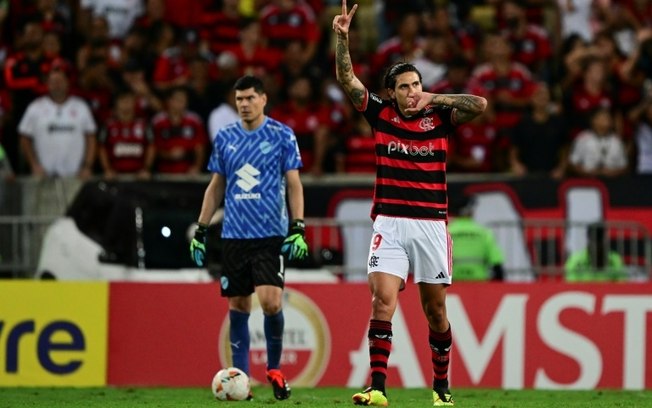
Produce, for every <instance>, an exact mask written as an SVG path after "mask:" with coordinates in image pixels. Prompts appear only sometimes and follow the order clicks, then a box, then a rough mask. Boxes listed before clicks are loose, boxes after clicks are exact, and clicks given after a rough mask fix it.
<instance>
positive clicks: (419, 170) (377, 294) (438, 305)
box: [333, 0, 487, 406]
mask: <svg viewBox="0 0 652 408" xmlns="http://www.w3.org/2000/svg"><path fill="white" fill-rule="evenodd" d="M356 9H357V5H354V6H353V7H352V8H351V10H350V11H349V10H348V8H347V5H346V0H342V13H341V14H339V15H337V16H335V18H334V19H333V30H334V31H335V33H336V35H337V42H336V49H335V67H336V76H337V80H338V81H339V82H340V84H341V86H342V87H343V88H344V91H345V92H346V93H347V94H348V95H349V97H350V98H351V101H352V102H353V105H354V106H355V107H356V109H358V110H359V111H360V112H362V114H363V115H364V116H365V118H366V119H367V121H368V122H369V124H370V125H371V127H372V129H373V131H374V136H375V139H376V166H377V171H376V182H375V189H374V190H375V191H374V197H373V208H372V210H371V216H372V218H373V220H374V227H373V228H374V232H373V235H372V239H371V245H370V249H369V259H368V261H369V262H368V269H367V271H368V281H369V288H370V290H371V294H372V301H371V307H372V312H371V320H370V322H369V331H368V338H369V357H370V366H371V386H370V387H369V388H367V389H366V390H364V391H363V392H359V393H356V394H355V395H353V402H354V403H355V404H356V405H372V406H386V405H388V401H387V395H386V392H385V380H386V378H387V362H388V359H389V354H390V351H391V345H392V322H391V321H392V316H393V315H394V312H395V310H396V305H397V302H398V294H399V291H400V290H401V289H402V288H404V287H405V281H406V279H407V276H408V273H410V272H411V273H413V275H414V281H415V283H416V284H417V285H418V288H419V295H420V299H421V304H422V307H423V310H424V313H425V316H426V318H427V321H428V328H429V344H430V348H431V353H432V368H433V383H432V389H433V400H434V405H435V406H450V405H453V399H452V397H451V393H450V390H449V384H448V362H449V355H450V349H451V344H452V336H451V329H450V324H449V322H448V317H447V315H446V288H447V287H448V286H449V285H450V284H451V281H452V265H451V258H452V255H451V253H452V242H451V239H450V235H449V234H448V231H447V226H446V223H447V208H446V206H447V194H446V151H447V148H448V137H449V135H451V133H452V132H453V129H454V127H455V126H456V125H458V124H461V123H465V122H468V121H470V120H472V119H473V118H475V117H476V116H478V115H480V114H482V112H483V111H484V110H485V108H486V106H487V101H486V99H484V98H482V97H479V96H474V95H466V94H460V95H441V94H433V93H429V92H424V91H423V86H422V83H421V73H420V72H419V71H418V70H417V69H416V68H415V67H414V65H412V64H409V63H405V62H398V63H395V64H393V65H392V66H390V67H389V68H388V69H387V71H386V74H385V77H384V87H385V88H386V90H387V93H388V95H389V100H383V99H381V98H380V97H379V96H378V95H376V94H374V93H371V92H370V91H369V90H368V89H367V88H366V87H365V86H364V85H363V84H362V82H360V80H359V79H358V78H357V77H356V75H355V73H354V72H353V69H352V65H351V56H350V53H349V45H348V33H349V26H350V24H351V20H352V18H353V15H354V14H355V11H356Z"/></svg>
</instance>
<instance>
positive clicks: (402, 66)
mask: <svg viewBox="0 0 652 408" xmlns="http://www.w3.org/2000/svg"><path fill="white" fill-rule="evenodd" d="M406 72H416V73H417V75H419V81H421V80H422V78H421V72H419V70H418V69H417V67H415V66H414V65H413V64H410V63H409V62H403V61H401V62H396V63H394V64H392V65H390V66H389V68H387V71H385V76H384V77H383V84H384V85H385V88H386V89H394V87H395V86H396V77H397V76H399V75H401V74H404V73H406Z"/></svg>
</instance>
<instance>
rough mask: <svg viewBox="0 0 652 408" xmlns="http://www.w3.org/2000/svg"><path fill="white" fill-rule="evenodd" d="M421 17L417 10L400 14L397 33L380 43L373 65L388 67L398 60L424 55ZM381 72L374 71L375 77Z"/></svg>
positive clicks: (407, 59)
mask: <svg viewBox="0 0 652 408" xmlns="http://www.w3.org/2000/svg"><path fill="white" fill-rule="evenodd" d="M420 21H421V19H420V17H419V14H418V13H416V12H406V13H404V14H402V15H401V16H400V19H399V22H398V25H397V27H396V34H395V35H394V36H392V37H390V38H389V39H387V40H385V41H383V42H381V43H380V45H378V49H377V50H376V53H375V55H374V56H373V64H372V66H373V67H377V68H376V69H380V67H387V66H390V65H391V64H393V63H394V62H397V61H412V60H413V59H414V58H416V57H418V56H420V55H423V50H424V48H425V40H424V38H423V37H421V35H420V33H419V23H420ZM380 74H381V73H380V72H374V73H372V75H373V76H374V77H377V76H379V75H380Z"/></svg>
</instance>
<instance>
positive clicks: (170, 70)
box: [152, 25, 199, 91]
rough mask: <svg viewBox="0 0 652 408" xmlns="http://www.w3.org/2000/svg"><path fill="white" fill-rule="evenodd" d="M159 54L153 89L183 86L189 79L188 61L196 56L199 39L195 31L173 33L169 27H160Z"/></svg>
mask: <svg viewBox="0 0 652 408" xmlns="http://www.w3.org/2000/svg"><path fill="white" fill-rule="evenodd" d="M162 30H163V31H162V32H161V33H160V34H161V37H160V38H159V40H160V41H161V44H159V45H160V47H161V48H163V52H162V53H161V54H159V56H158V58H157V59H156V62H155V64H154V72H153V74H152V81H153V84H154V88H156V89H157V90H158V91H165V90H166V89H169V88H171V87H176V86H185V85H187V84H188V81H189V78H190V61H191V60H192V59H193V58H195V57H196V56H198V51H199V48H198V45H199V37H198V36H197V32H195V31H175V30H174V28H173V27H172V26H170V25H164V26H163V27H162Z"/></svg>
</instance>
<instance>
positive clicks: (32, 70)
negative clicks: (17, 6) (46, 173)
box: [2, 20, 49, 173]
mask: <svg viewBox="0 0 652 408" xmlns="http://www.w3.org/2000/svg"><path fill="white" fill-rule="evenodd" d="M16 43H17V47H16V49H17V51H16V52H13V53H12V54H10V55H9V57H8V58H7V60H6V62H5V64H4V69H3V74H4V85H5V87H6V89H7V90H8V91H9V93H10V97H11V101H12V105H13V110H12V114H11V119H10V123H8V125H7V127H6V130H7V132H6V134H5V135H3V136H4V140H3V142H2V143H3V145H4V147H5V150H6V152H7V155H8V156H9V158H10V160H11V161H12V162H13V163H14V169H15V170H16V171H17V172H19V173H23V172H25V171H26V170H27V169H26V168H25V166H24V162H21V160H20V155H19V142H18V140H19V139H18V134H17V133H16V128H17V126H18V121H19V120H20V118H21V117H22V116H23V113H24V112H25V109H26V108H27V105H29V104H30V103H31V102H32V101H33V100H34V99H35V98H36V97H38V96H40V95H42V94H45V93H46V92H47V87H46V85H45V76H46V74H47V70H48V68H49V65H48V64H47V60H46V58H45V56H44V55H43V48H42V44H43V27H42V26H41V25H40V23H39V22H38V21H34V20H30V21H27V22H26V23H25V25H24V26H23V27H22V30H21V32H20V36H19V37H18V38H17V41H16Z"/></svg>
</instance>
